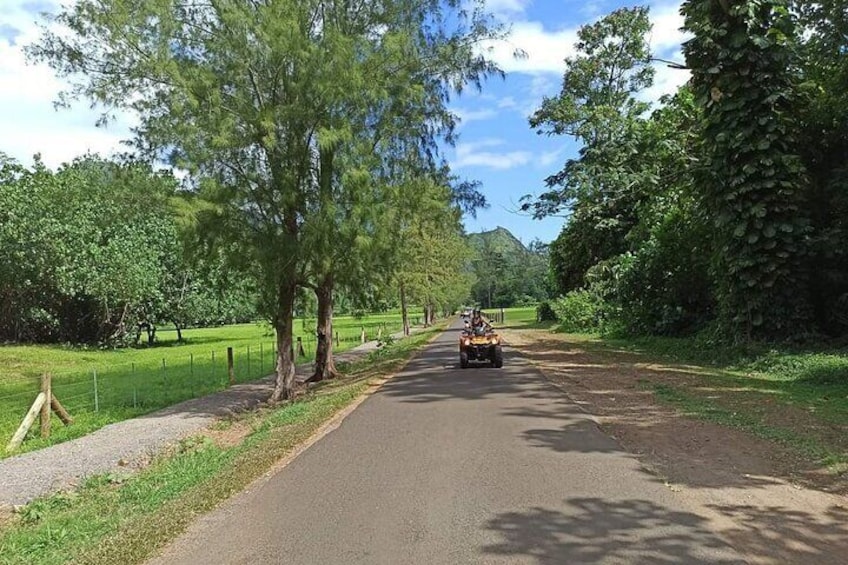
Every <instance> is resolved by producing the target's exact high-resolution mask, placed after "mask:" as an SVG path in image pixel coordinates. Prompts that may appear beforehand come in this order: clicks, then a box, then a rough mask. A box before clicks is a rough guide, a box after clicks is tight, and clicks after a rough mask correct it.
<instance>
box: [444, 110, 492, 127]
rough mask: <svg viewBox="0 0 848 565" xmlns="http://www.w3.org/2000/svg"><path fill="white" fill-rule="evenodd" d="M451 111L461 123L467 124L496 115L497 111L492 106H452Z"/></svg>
mask: <svg viewBox="0 0 848 565" xmlns="http://www.w3.org/2000/svg"><path fill="white" fill-rule="evenodd" d="M453 113H454V114H456V117H457V118H459V121H460V123H461V124H462V125H468V124H470V123H471V122H479V121H485V120H490V119H492V118H494V117H495V116H497V115H498V113H497V112H496V111H495V110H493V109H492V108H479V109H476V110H469V109H466V108H454V110H453Z"/></svg>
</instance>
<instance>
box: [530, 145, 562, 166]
mask: <svg viewBox="0 0 848 565" xmlns="http://www.w3.org/2000/svg"><path fill="white" fill-rule="evenodd" d="M562 153H563V149H555V150H553V151H545V152H543V153H542V154H541V155H539V157H538V158H537V159H536V164H537V165H538V166H540V167H550V166H551V165H553V164H554V163H556V162H557V161H559V160H560V156H561V155H562Z"/></svg>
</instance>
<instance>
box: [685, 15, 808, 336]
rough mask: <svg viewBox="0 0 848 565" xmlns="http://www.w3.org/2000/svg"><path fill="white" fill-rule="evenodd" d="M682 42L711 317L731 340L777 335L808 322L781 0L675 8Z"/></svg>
mask: <svg viewBox="0 0 848 565" xmlns="http://www.w3.org/2000/svg"><path fill="white" fill-rule="evenodd" d="M682 11H683V13H684V15H685V17H686V27H687V28H688V29H689V30H690V31H692V32H693V33H694V37H693V38H692V39H691V40H689V41H687V43H686V44H685V45H684V51H685V54H686V61H687V64H688V66H689V67H690V68H691V69H692V77H693V78H692V85H693V89H694V92H695V95H696V98H697V101H698V104H699V106H701V107H702V108H703V121H702V132H701V135H702V142H703V143H702V145H701V151H702V153H703V161H704V166H703V170H702V171H701V174H699V175H698V188H699V191H700V192H701V194H702V196H703V198H704V204H705V206H707V207H708V209H709V210H710V211H711V212H710V214H711V217H712V220H713V224H714V226H715V230H716V245H717V247H716V274H717V280H718V304H719V312H720V315H721V319H722V320H723V322H724V323H725V324H726V326H727V328H728V330H729V331H730V333H731V335H733V336H734V337H736V338H737V339H750V338H752V337H772V338H774V337H786V336H788V335H791V334H793V333H797V332H798V330H799V328H802V329H803V328H804V327H805V326H806V324H807V323H808V322H809V320H810V311H809V304H808V301H807V289H808V276H807V273H806V268H805V258H806V254H807V252H808V249H807V236H808V234H809V218H808V216H807V214H806V210H805V209H804V208H803V206H802V199H803V194H802V191H803V186H804V185H803V183H804V173H805V169H804V166H803V163H802V162H801V159H800V158H799V155H798V146H797V125H796V122H797V118H796V117H795V114H794V113H793V107H794V106H795V105H796V104H797V102H796V96H795V79H794V77H793V75H792V67H793V62H794V61H793V57H792V51H793V41H794V38H795V36H796V33H797V31H796V28H795V26H794V23H793V19H792V17H791V15H790V13H789V10H788V2H786V1H785V0H772V1H768V0H749V1H743V2H734V3H732V4H731V5H730V6H729V7H727V5H724V6H722V4H721V3H718V2H704V1H700V0H699V1H690V2H685V3H684V5H683V8H682Z"/></svg>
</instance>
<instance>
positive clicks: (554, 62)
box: [483, 21, 577, 73]
mask: <svg viewBox="0 0 848 565" xmlns="http://www.w3.org/2000/svg"><path fill="white" fill-rule="evenodd" d="M576 39H577V29H576V28H573V29H566V30H562V31H550V30H547V29H545V27H544V26H543V25H542V23H541V22H535V21H518V22H515V23H514V24H513V25H512V28H511V33H510V35H509V37H508V38H507V39H506V40H501V41H490V42H486V43H484V44H483V52H484V53H485V54H486V56H487V57H489V58H490V59H491V60H492V61H494V62H496V63H497V64H498V66H499V67H500V68H501V69H503V70H504V71H506V72H518V73H562V71H563V70H564V68H565V65H564V63H563V61H564V60H565V58H566V57H567V56H569V55H570V54H571V53H573V51H574V42H575V41H576ZM517 52H523V54H524V56H523V57H516V53H517Z"/></svg>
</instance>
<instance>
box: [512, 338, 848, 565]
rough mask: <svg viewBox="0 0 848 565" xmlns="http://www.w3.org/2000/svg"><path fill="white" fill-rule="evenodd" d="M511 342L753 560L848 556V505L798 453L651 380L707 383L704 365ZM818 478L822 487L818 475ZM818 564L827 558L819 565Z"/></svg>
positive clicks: (564, 341) (549, 342)
mask: <svg viewBox="0 0 848 565" xmlns="http://www.w3.org/2000/svg"><path fill="white" fill-rule="evenodd" d="M503 333H504V336H505V338H506V339H507V340H508V343H509V344H510V345H511V346H512V347H514V348H515V349H517V350H518V352H520V353H521V354H522V355H523V356H525V357H526V358H527V359H528V360H529V361H530V362H531V363H533V364H534V365H535V366H536V367H537V368H538V369H539V370H540V371H541V372H542V373H543V374H544V375H545V376H546V378H548V379H549V380H550V381H551V382H552V383H554V384H555V385H556V386H558V387H559V388H560V389H561V390H562V391H563V392H564V393H565V394H566V395H568V396H569V398H570V399H571V400H572V401H574V402H575V403H576V404H578V405H579V406H581V407H582V408H583V409H584V410H586V411H587V412H589V413H590V414H592V415H593V416H594V417H595V418H596V419H597V421H598V423H599V424H600V425H601V427H602V429H603V430H604V431H605V432H606V433H607V434H609V435H610V436H612V437H613V438H615V439H616V440H617V441H618V442H619V443H620V444H621V445H622V447H623V448H625V449H626V450H628V451H629V452H631V453H633V454H635V455H636V456H637V457H638V458H639V460H640V461H641V462H642V464H643V465H644V466H645V468H646V469H648V470H650V471H651V472H652V473H653V474H654V475H655V476H656V478H657V480H658V481H662V482H663V483H664V484H666V485H667V487H668V488H669V489H671V490H673V491H675V492H677V493H679V495H680V496H683V497H685V498H686V499H687V501H688V502H689V503H690V504H693V505H694V506H695V507H697V508H699V509H700V511H701V512H703V514H704V515H705V516H709V517H710V519H711V521H712V522H713V527H714V528H715V529H716V531H718V532H720V533H721V534H722V535H723V536H724V537H725V539H727V540H728V541H730V542H731V543H732V544H733V546H734V547H736V548H737V549H739V550H740V551H743V550H744V551H745V552H746V553H747V554H748V557H749V558H750V559H751V561H752V562H755V563H760V562H761V563H776V562H793V563H794V562H802V561H804V560H805V559H810V558H813V556H815V558H816V559H820V557H821V556H822V555H825V556H832V558H833V561H832V562H834V563H836V562H842V559H843V557H844V556H845V555H848V499H846V497H845V496H844V495H842V494H834V493H830V492H824V491H823V490H816V489H814V488H811V484H817V485H818V486H819V488H820V489H825V488H834V489H837V488H838V487H839V485H838V484H836V483H835V481H834V480H833V477H827V476H818V477H817V476H816V475H815V474H814V473H815V472H816V471H818V472H821V471H820V470H816V469H814V467H815V466H814V465H811V464H810V461H809V460H805V459H804V457H803V456H802V455H800V454H798V453H797V452H795V451H794V450H793V449H791V448H788V447H786V446H782V445H779V444H776V443H775V442H772V441H768V440H766V439H762V438H759V437H756V436H755V435H753V434H751V433H748V432H746V431H743V430H740V429H733V428H729V427H725V426H722V425H719V424H717V423H713V422H709V421H704V420H700V419H694V418H690V417H687V416H686V415H684V414H683V413H682V412H681V411H680V410H677V409H676V408H675V407H673V406H670V405H667V404H664V403H662V402H660V401H659V400H658V399H657V398H656V394H655V389H654V388H652V387H649V386H646V382H648V381H653V380H659V381H663V382H665V381H668V380H671V381H674V380H678V381H680V380H681V379H683V380H687V379H688V380H689V381H690V382H691V381H692V380H693V379H697V378H698V372H699V368H697V367H683V366H670V365H666V364H659V363H653V362H649V361H647V360H646V359H642V358H637V357H635V356H626V355H604V354H603V352H599V351H596V350H592V349H590V348H584V347H580V344H579V343H575V342H574V341H573V340H569V338H568V337H567V336H564V335H560V334H552V333H550V332H549V331H547V330H532V329H507V330H504V331H503ZM816 478H819V479H820V480H819V482H818V483H814V482H813V481H814V479H816ZM818 562H821V561H820V560H819V561H818Z"/></svg>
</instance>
